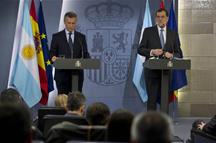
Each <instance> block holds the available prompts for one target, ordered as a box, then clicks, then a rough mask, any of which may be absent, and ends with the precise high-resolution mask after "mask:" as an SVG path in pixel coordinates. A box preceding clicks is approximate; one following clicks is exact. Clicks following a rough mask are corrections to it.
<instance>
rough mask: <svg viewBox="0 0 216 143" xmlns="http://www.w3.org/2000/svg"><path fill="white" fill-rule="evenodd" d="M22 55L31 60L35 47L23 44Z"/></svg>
mask: <svg viewBox="0 0 216 143" xmlns="http://www.w3.org/2000/svg"><path fill="white" fill-rule="evenodd" d="M22 56H23V58H24V59H26V60H31V59H33V58H34V56H35V49H34V47H33V46H32V45H30V44H28V45H25V46H24V47H23V49H22Z"/></svg>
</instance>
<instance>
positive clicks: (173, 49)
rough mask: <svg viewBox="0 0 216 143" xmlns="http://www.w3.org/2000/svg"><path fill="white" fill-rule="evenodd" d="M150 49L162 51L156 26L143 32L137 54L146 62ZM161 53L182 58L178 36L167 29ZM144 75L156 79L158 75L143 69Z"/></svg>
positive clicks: (155, 71) (156, 72) (157, 72)
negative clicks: (172, 54)
mask: <svg viewBox="0 0 216 143" xmlns="http://www.w3.org/2000/svg"><path fill="white" fill-rule="evenodd" d="M152 49H162V46H161V43H160V37H159V34H158V28H157V26H153V27H149V28H146V29H145V30H144V32H143V37H142V41H141V43H140V46H139V48H138V53H139V54H140V55H143V56H145V57H146V60H148V59H149V58H150V51H151V50H152ZM163 51H165V52H170V53H174V57H178V58H182V51H181V49H180V43H179V39H178V34H177V33H176V32H174V31H172V30H170V29H168V28H167V33H166V43H165V45H164V49H163ZM145 74H146V75H147V76H150V77H151V76H152V77H155V76H156V77H157V76H159V75H160V74H159V71H157V70H154V71H153V70H149V69H145Z"/></svg>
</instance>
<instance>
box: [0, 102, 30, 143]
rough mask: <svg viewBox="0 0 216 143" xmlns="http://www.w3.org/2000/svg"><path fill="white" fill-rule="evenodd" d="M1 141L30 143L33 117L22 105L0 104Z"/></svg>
mask: <svg viewBox="0 0 216 143" xmlns="http://www.w3.org/2000/svg"><path fill="white" fill-rule="evenodd" d="M0 113H1V114H0V127H1V128H0V139H1V142H2V141H5V142H8V143H30V142H31V141H32V139H31V117H30V113H29V112H28V110H27V108H26V107H24V105H22V104H15V103H1V104H0Z"/></svg>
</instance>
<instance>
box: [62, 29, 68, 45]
mask: <svg viewBox="0 0 216 143" xmlns="http://www.w3.org/2000/svg"><path fill="white" fill-rule="evenodd" d="M62 38H63V40H64V43H66V45H67V47H68V48H69V49H70V46H69V43H68V40H67V36H66V32H65V30H63V31H62Z"/></svg>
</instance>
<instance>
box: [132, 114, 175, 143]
mask: <svg viewBox="0 0 216 143" xmlns="http://www.w3.org/2000/svg"><path fill="white" fill-rule="evenodd" d="M171 132H172V127H171V119H170V118H169V117H168V116H167V115H165V114H163V113H160V112H147V113H145V114H143V113H142V114H140V115H138V116H136V117H135V119H134V121H133V124H132V129H131V141H132V142H133V143H171V139H170V138H171Z"/></svg>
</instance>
